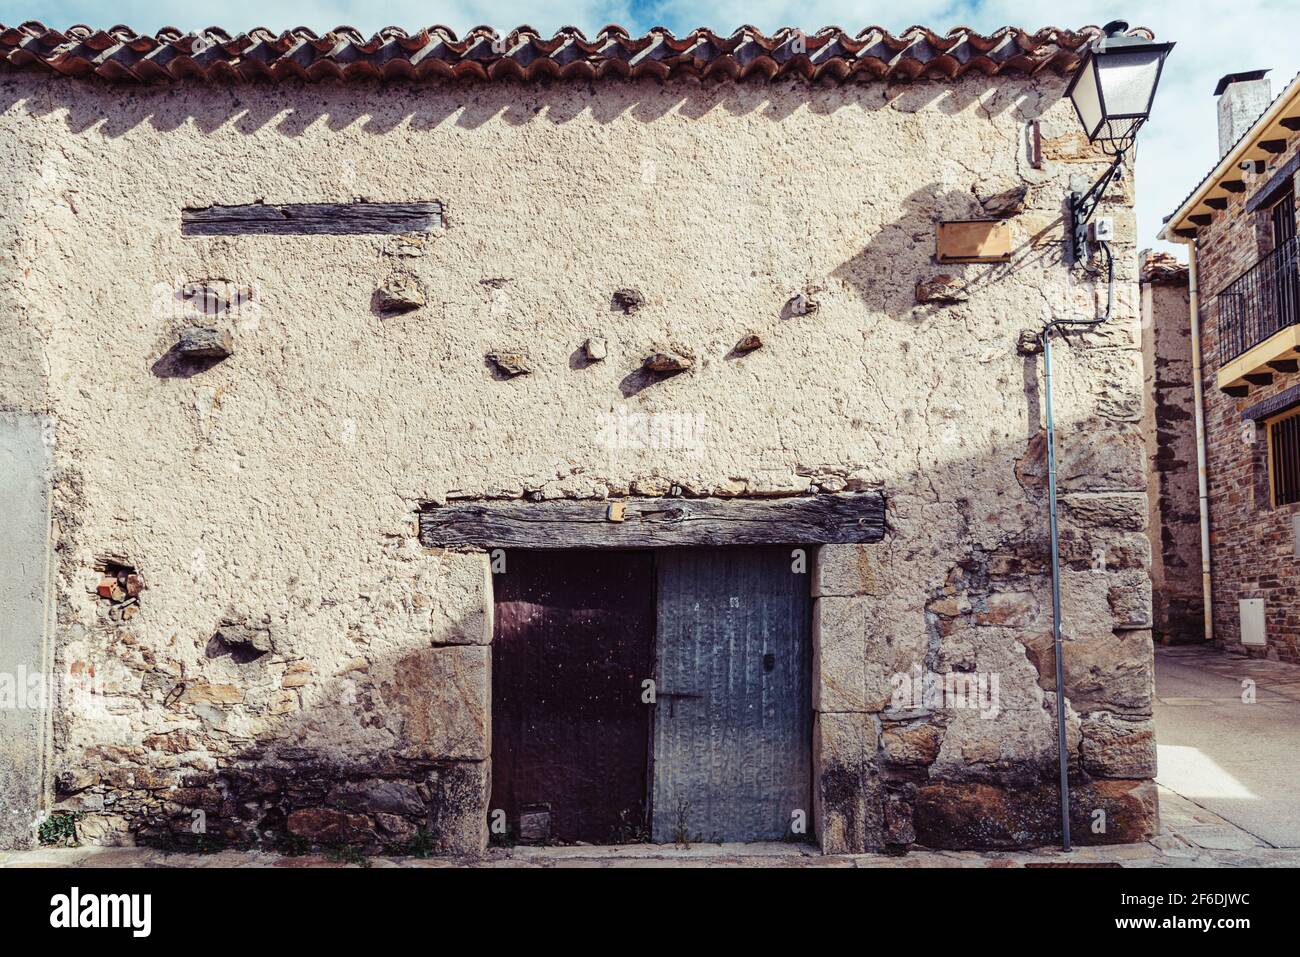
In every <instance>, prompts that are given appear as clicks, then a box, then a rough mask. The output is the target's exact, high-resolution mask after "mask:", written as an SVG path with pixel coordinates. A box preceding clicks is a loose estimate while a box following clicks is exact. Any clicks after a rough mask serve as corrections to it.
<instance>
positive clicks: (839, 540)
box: [420, 492, 885, 548]
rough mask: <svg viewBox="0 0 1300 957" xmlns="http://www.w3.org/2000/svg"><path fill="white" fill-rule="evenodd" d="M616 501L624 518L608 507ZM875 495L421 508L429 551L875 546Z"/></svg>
mask: <svg viewBox="0 0 1300 957" xmlns="http://www.w3.org/2000/svg"><path fill="white" fill-rule="evenodd" d="M619 503H621V504H622V505H623V507H624V518H623V521H621V522H616V521H610V520H609V519H608V517H607V514H608V513H607V509H608V508H609V506H610V505H611V504H619ZM884 534H885V501H884V498H883V497H882V496H881V495H880V494H879V493H878V492H856V493H843V494H834V495H832V494H824V495H809V496H802V497H798V498H771V499H687V498H641V499H618V500H611V501H610V502H603V501H590V502H588V501H581V502H578V501H552V502H519V501H510V502H457V503H453V504H451V505H445V506H425V508H424V509H423V510H422V512H421V515H420V541H421V542H422V543H423V544H424V545H426V546H428V547H447V546H456V545H468V546H478V547H483V548H667V547H678V546H709V545H833V544H856V543H861V542H878V541H880V539H881V538H883V537H884Z"/></svg>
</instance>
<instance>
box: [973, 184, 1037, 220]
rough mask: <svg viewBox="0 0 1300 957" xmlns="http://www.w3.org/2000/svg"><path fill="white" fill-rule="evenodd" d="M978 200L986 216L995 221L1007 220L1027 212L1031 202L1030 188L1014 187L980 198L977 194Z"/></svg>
mask: <svg viewBox="0 0 1300 957" xmlns="http://www.w3.org/2000/svg"><path fill="white" fill-rule="evenodd" d="M976 198H977V199H978V200H979V202H980V206H981V207H983V209H984V215H986V216H991V217H993V218H994V219H1006V218H1007V217H1009V216H1018V215H1019V214H1020V213H1023V212H1024V211H1025V206H1026V205H1028V202H1029V186H1028V185H1020V186H1012V187H1011V188H1010V189H1005V190H1003V191H1002V192H1000V193H995V194H993V195H992V196H980V195H979V194H978V192H977V193H976Z"/></svg>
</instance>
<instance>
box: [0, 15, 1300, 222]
mask: <svg viewBox="0 0 1300 957" xmlns="http://www.w3.org/2000/svg"><path fill="white" fill-rule="evenodd" d="M1045 6H1046V5H1045V4H1043V3H1041V2H1032V3H1031V2H1028V0H965V2H956V3H954V2H943V0H912V2H909V3H906V4H900V3H897V2H890V3H882V2H878V0H800V2H795V0H714V2H712V3H708V4H701V3H700V2H698V0H658V2H653V3H645V2H638V0H568V2H566V3H563V4H555V3H546V4H541V3H531V2H528V0H451V2H447V3H441V4H437V5H430V4H428V3H426V2H416V0H397V2H389V3H385V4H382V5H378V4H372V3H362V2H353V0H315V2H306V3H292V2H284V0H259V2H253V0H236V2H233V3H224V4H222V5H221V6H220V9H219V10H218V9H217V8H215V7H207V8H204V7H201V6H199V5H196V4H194V3H193V2H192V0H188V2H179V0H170V2H160V3H146V2H141V0H115V2H114V3H112V4H111V5H110V4H97V3H90V2H82V0H45V2H42V0H18V2H10V0H0V21H3V22H6V23H15V22H19V21H22V20H27V19H40V20H43V21H44V22H46V23H49V24H53V25H60V26H66V25H69V24H72V23H77V22H91V23H94V24H95V25H98V26H108V25H109V24H108V22H107V21H106V20H105V19H104V17H105V13H104V11H105V10H106V9H107V10H111V16H112V17H113V18H114V19H115V20H118V21H120V22H124V23H128V24H130V25H131V26H133V27H135V28H136V29H140V30H156V29H157V28H159V27H161V26H164V25H171V26H176V27H179V28H181V29H195V28H199V27H204V26H209V25H211V24H209V23H208V22H207V21H208V19H210V18H211V19H216V20H218V21H219V22H218V23H217V24H216V25H218V26H222V27H225V28H227V29H230V30H239V29H244V28H247V27H250V26H268V27H271V28H273V29H285V28H288V27H291V26H298V25H300V24H301V25H306V26H310V27H312V28H313V29H315V30H318V31H323V30H327V29H329V28H331V27H334V26H337V25H339V24H349V25H352V26H355V27H357V28H358V29H361V30H363V31H365V32H370V31H373V30H375V29H377V28H378V27H380V26H384V25H386V24H389V23H393V24H397V25H399V26H405V27H407V28H411V27H413V26H428V25H429V23H428V22H427V21H429V20H430V19H431V18H436V20H437V22H441V23H445V24H447V25H448V26H450V27H452V28H453V29H456V30H462V31H463V30H465V29H468V28H469V27H472V26H475V25H477V24H480V23H486V24H490V25H493V26H496V27H514V26H518V25H520V24H523V23H527V24H529V25H531V26H533V27H536V28H537V29H539V30H543V31H551V30H554V29H556V28H557V27H559V26H563V25H565V24H573V25H575V26H578V27H581V28H582V29H584V30H587V31H588V32H591V31H595V30H598V29H599V28H600V27H602V26H604V25H605V24H606V23H618V24H621V25H623V26H626V27H628V28H629V29H631V30H643V29H646V28H648V27H650V26H653V25H656V24H662V25H664V26H667V27H669V28H671V29H673V30H674V31H677V32H681V31H683V30H686V29H689V28H691V27H694V26H711V27H713V28H714V29H716V30H718V31H719V32H724V33H725V32H730V31H731V30H732V29H734V28H735V27H736V26H739V25H740V24H742V23H752V24H754V25H755V26H757V27H759V28H760V29H763V30H773V29H775V28H777V27H779V26H785V25H793V26H800V27H803V28H804V29H808V30H811V29H816V28H818V27H821V26H824V25H827V24H832V25H836V26H841V27H844V28H845V29H848V30H858V29H861V28H862V27H865V26H868V25H871V24H874V23H878V24H880V25H881V26H884V27H886V28H889V29H893V30H901V29H903V28H904V27H907V26H910V25H911V24H912V23H922V24H925V25H926V26H929V27H932V28H934V29H936V30H939V31H943V30H945V29H947V28H950V27H952V26H958V25H960V26H970V27H973V28H975V29H979V30H982V31H985V32H987V31H990V30H993V29H996V28H997V27H999V26H1003V25H1005V24H1013V25H1016V26H1022V27H1025V28H1026V29H1030V30H1032V29H1035V28H1037V27H1039V26H1047V25H1054V26H1067V27H1077V26H1082V25H1086V24H1090V23H1091V24H1100V23H1104V22H1106V21H1107V20H1111V19H1115V18H1117V17H1120V16H1123V15H1124V14H1125V12H1126V11H1124V10H1123V9H1122V8H1118V7H1116V6H1112V5H1110V4H1103V3H1099V2H1096V0H1077V2H1075V3H1072V4H1070V5H1068V6H1065V5H1062V6H1060V7H1058V8H1057V9H1058V10H1059V11H1060V12H1053V13H1052V14H1051V16H1052V18H1053V19H1054V20H1056V21H1057V22H1056V23H1054V24H1046V23H1044V22H1043V16H1044V14H1043V10H1044V8H1045ZM900 11H901V12H900ZM1129 12H1130V13H1131V16H1132V18H1133V19H1134V21H1135V25H1139V24H1140V25H1142V26H1148V27H1151V28H1152V29H1153V30H1154V31H1155V32H1156V33H1157V35H1158V36H1159V37H1161V38H1162V39H1169V40H1175V41H1177V43H1178V48H1177V49H1176V50H1175V51H1174V54H1173V56H1172V57H1171V58H1170V60H1169V63H1168V66H1167V69H1166V71H1165V77H1164V81H1163V82H1162V84H1161V89H1160V93H1159V96H1158V97H1157V100H1156V106H1155V111H1154V114H1153V117H1152V120H1151V123H1150V124H1149V125H1148V127H1147V129H1146V131H1145V132H1144V133H1143V135H1142V141H1141V145H1140V157H1139V162H1138V211H1139V235H1140V237H1141V239H1142V241H1143V242H1144V243H1149V244H1152V245H1155V244H1156V243H1155V235H1156V233H1157V232H1158V231H1159V228H1160V222H1161V219H1162V217H1164V216H1165V215H1167V214H1169V213H1171V212H1173V211H1174V208H1175V207H1176V206H1177V205H1178V203H1179V202H1180V201H1181V200H1182V199H1183V197H1184V196H1186V195H1187V193H1189V192H1190V191H1191V189H1192V187H1193V186H1195V185H1196V184H1197V183H1198V182H1199V181H1200V180H1201V178H1202V177H1203V176H1204V175H1205V174H1206V173H1207V172H1209V170H1210V168H1211V166H1213V165H1214V163H1215V162H1216V161H1217V159H1218V155H1217V154H1218V135H1217V132H1216V128H1215V122H1216V121H1215V110H1214V100H1213V97H1212V96H1211V94H1212V92H1213V90H1214V85H1215V83H1216V82H1217V81H1218V79H1219V77H1221V76H1223V75H1224V74H1225V73H1235V72H1239V71H1242V70H1250V69H1262V68H1265V67H1269V68H1272V69H1273V74H1272V79H1273V81H1274V89H1275V90H1279V91H1280V90H1281V88H1282V87H1283V86H1284V85H1285V84H1286V83H1287V82H1289V81H1290V79H1291V78H1292V77H1293V76H1294V75H1295V74H1296V73H1297V72H1298V71H1300V47H1298V46H1297V44H1296V43H1295V37H1296V36H1297V35H1300V4H1297V3H1296V2H1295V0H1239V2H1233V3H1228V2H1226V0H1217V2H1214V0H1147V2H1145V3H1143V4H1141V5H1140V7H1139V6H1134V8H1133V9H1132V10H1131V11H1129ZM1067 18H1068V19H1067Z"/></svg>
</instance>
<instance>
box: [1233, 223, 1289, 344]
mask: <svg viewBox="0 0 1300 957" xmlns="http://www.w3.org/2000/svg"><path fill="white" fill-rule="evenodd" d="M1298 240H1300V237H1297V238H1292V239H1290V240H1288V241H1287V242H1285V243H1283V244H1282V245H1281V246H1279V247H1277V249H1275V250H1273V251H1272V252H1271V253H1269V254H1268V255H1267V256H1265V257H1264V258H1263V259H1261V260H1260V261H1259V262H1257V263H1256V264H1255V265H1254V266H1252V267H1250V269H1248V270H1246V272H1244V273H1242V274H1241V275H1240V276H1238V277H1237V278H1236V279H1235V280H1233V282H1232V285H1230V286H1228V287H1227V288H1226V289H1224V290H1223V292H1221V293H1219V295H1218V298H1217V299H1216V300H1215V301H1216V302H1217V303H1218V314H1219V367H1220V368H1222V367H1223V366H1225V365H1227V364H1228V363H1229V362H1231V361H1232V360H1233V359H1235V358H1237V357H1238V356H1240V355H1242V354H1243V353H1245V352H1247V351H1249V350H1250V349H1252V348H1254V347H1255V346H1257V345H1259V344H1260V343H1261V342H1263V341H1264V340H1265V339H1268V338H1269V337H1270V336H1273V335H1276V334H1277V333H1279V332H1281V331H1282V330H1283V329H1285V328H1287V327H1288V326H1294V325H1296V324H1297V323H1300V245H1297V241H1298Z"/></svg>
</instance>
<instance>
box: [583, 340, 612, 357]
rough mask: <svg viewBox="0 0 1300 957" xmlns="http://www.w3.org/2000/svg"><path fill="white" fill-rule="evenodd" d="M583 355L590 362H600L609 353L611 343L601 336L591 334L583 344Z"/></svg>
mask: <svg viewBox="0 0 1300 957" xmlns="http://www.w3.org/2000/svg"><path fill="white" fill-rule="evenodd" d="M582 352H583V355H585V356H586V357H587V361H589V362H600V361H601V360H602V359H604V358H605V356H607V355H609V343H608V342H606V341H605V340H604V339H603V338H601V337H600V336H591V337H589V338H588V339H587V341H586V342H584V343H583V344H582Z"/></svg>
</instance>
